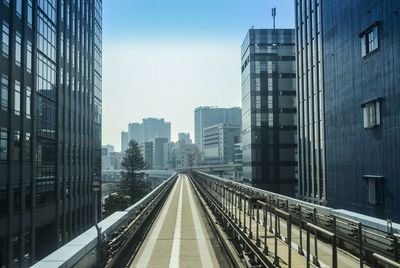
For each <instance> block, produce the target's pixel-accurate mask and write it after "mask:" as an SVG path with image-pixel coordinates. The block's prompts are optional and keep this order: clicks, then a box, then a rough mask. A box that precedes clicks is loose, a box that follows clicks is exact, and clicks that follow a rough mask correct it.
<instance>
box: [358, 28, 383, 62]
mask: <svg viewBox="0 0 400 268" xmlns="http://www.w3.org/2000/svg"><path fill="white" fill-rule="evenodd" d="M359 37H360V40H361V56H362V57H363V58H364V57H366V56H368V55H370V54H371V53H373V52H375V51H376V50H378V49H379V22H378V21H374V22H373V23H372V24H371V25H370V26H368V27H367V28H366V29H365V30H363V31H362V32H361V33H360V34H359ZM371 39H372V41H371Z"/></svg>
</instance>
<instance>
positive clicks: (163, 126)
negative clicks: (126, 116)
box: [128, 118, 171, 144]
mask: <svg viewBox="0 0 400 268" xmlns="http://www.w3.org/2000/svg"><path fill="white" fill-rule="evenodd" d="M128 132H129V135H128V136H129V140H136V141H137V143H139V144H141V143H144V142H148V141H152V140H154V139H156V138H167V139H168V141H170V140H171V123H170V122H165V120H164V119H163V118H161V119H158V118H145V119H143V122H142V123H130V124H129V125H128Z"/></svg>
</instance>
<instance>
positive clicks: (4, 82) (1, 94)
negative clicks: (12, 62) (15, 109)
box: [0, 74, 8, 111]
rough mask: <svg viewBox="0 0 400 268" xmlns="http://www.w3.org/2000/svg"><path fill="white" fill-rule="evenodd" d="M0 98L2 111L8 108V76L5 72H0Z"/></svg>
mask: <svg viewBox="0 0 400 268" xmlns="http://www.w3.org/2000/svg"><path fill="white" fill-rule="evenodd" d="M0 99H1V103H0V106H1V109H2V110H4V111H7V110H8V76H7V75H5V74H1V91H0Z"/></svg>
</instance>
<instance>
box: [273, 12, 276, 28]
mask: <svg viewBox="0 0 400 268" xmlns="http://www.w3.org/2000/svg"><path fill="white" fill-rule="evenodd" d="M275 17H276V7H274V8H272V20H273V23H274V30H275Z"/></svg>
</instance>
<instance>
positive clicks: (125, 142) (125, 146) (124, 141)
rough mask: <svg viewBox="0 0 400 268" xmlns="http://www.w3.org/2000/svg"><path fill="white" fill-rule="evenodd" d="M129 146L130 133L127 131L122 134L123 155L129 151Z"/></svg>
mask: <svg viewBox="0 0 400 268" xmlns="http://www.w3.org/2000/svg"><path fill="white" fill-rule="evenodd" d="M128 144H129V133H128V132H126V131H122V132H121V153H123V152H125V151H126V149H128Z"/></svg>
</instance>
